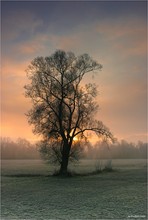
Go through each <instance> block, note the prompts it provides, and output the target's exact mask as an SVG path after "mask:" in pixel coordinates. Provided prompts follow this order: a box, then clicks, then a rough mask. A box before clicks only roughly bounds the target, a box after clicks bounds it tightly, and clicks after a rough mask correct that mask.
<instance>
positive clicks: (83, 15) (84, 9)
mask: <svg viewBox="0 0 148 220" xmlns="http://www.w3.org/2000/svg"><path fill="white" fill-rule="evenodd" d="M146 4H147V3H146V1H2V2H1V12H2V15H1V18H2V22H1V31H2V34H1V57H2V60H1V63H2V76H1V136H3V137H10V138H12V139H13V140H15V139H17V138H18V137H22V138H26V139H28V140H29V141H35V140H37V139H38V137H36V136H34V135H33V133H32V127H31V126H30V125H28V122H27V117H26V116H25V113H27V111H28V110H29V109H30V108H31V100H29V99H27V98H25V97H24V88H23V87H24V85H25V84H27V83H28V81H27V77H26V72H25V70H26V69H27V66H28V65H29V64H30V62H31V61H32V60H33V59H34V58H35V57H37V56H49V55H51V54H52V53H54V52H55V50H57V49H62V50H65V51H72V52H74V53H75V54H76V55H80V54H83V53H88V54H89V55H90V56H91V57H92V58H94V59H95V60H97V61H98V62H99V63H101V64H102V65H103V69H102V71H101V72H98V73H96V74H95V75H94V76H92V75H91V74H88V75H87V76H86V77H85V79H84V82H85V83H87V82H95V83H96V85H97V86H98V90H99V95H98V97H97V102H98V104H99V106H100V108H99V111H98V114H96V118H97V119H99V120H101V121H103V122H104V124H105V125H106V126H107V127H109V128H110V130H111V131H112V133H113V134H114V136H115V137H117V138H118V139H119V140H121V139H125V140H127V141H130V142H137V141H138V140H141V141H144V142H145V141H147V137H148V132H147V5H146ZM94 139H95V137H94Z"/></svg>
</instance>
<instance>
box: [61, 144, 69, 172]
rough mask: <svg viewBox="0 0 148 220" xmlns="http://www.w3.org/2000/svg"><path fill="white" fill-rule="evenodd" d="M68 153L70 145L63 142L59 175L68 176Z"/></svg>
mask: <svg viewBox="0 0 148 220" xmlns="http://www.w3.org/2000/svg"><path fill="white" fill-rule="evenodd" d="M69 153H70V146H69V145H68V144H64V146H63V152H62V162H61V167H60V173H59V174H60V175H61V176H68V161H69Z"/></svg>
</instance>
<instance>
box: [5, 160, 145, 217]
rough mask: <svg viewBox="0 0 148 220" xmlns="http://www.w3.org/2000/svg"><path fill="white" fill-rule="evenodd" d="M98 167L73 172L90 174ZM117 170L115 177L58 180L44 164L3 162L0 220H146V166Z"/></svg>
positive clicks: (117, 164)
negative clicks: (89, 172) (88, 172)
mask: <svg viewBox="0 0 148 220" xmlns="http://www.w3.org/2000/svg"><path fill="white" fill-rule="evenodd" d="M97 163H98V162H97ZM97 163H96V162H94V161H91V160H84V161H82V162H81V163H80V164H78V165H77V166H75V167H71V169H75V170H77V172H79V173H82V172H83V173H84V172H85V173H86V172H87V171H88V169H89V171H91V170H93V169H95V168H96V167H95V166H98V165H97ZM99 164H100V162H99ZM102 166H103V165H102ZM112 166H113V169H114V171H113V172H104V173H101V174H97V175H89V176H83V175H82V176H81V175H79V176H75V177H70V178H59V177H52V176H48V175H49V174H51V172H52V169H51V167H49V166H48V165H45V164H43V163H42V162H41V161H2V180H1V190H2V193H1V196H2V198H1V207H2V211H1V215H2V216H1V219H4V220H5V219H8V220H13V219H19V220H22V219H27V220H28V219H34V220H41V219H42V220H46V219H63V220H64V219H65V220H67V219H138V220H139V219H147V218H146V206H147V197H146V182H147V178H146V161H145V160H113V161H112Z"/></svg>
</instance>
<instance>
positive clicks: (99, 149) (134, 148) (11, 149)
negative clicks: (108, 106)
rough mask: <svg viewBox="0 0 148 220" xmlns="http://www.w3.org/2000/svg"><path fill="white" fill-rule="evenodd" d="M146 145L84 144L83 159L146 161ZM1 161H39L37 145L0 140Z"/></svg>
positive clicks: (22, 141) (121, 142)
mask: <svg viewBox="0 0 148 220" xmlns="http://www.w3.org/2000/svg"><path fill="white" fill-rule="evenodd" d="M147 146H148V144H147V143H143V142H142V141H139V142H138V143H136V144H135V143H128V142H127V141H125V140H122V141H117V142H116V143H114V144H110V143H107V142H106V141H99V142H97V143H96V144H94V145H92V144H90V143H88V144H86V146H85V147H84V150H83V152H82V153H81V155H82V157H83V158H89V159H146V158H147ZM1 159H41V155H40V152H39V150H38V147H37V144H31V143H30V142H29V141H28V140H26V139H22V138H18V139H17V141H15V142H14V141H12V140H11V139H10V138H1Z"/></svg>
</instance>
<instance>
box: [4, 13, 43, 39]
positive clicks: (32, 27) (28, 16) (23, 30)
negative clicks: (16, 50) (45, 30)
mask: <svg viewBox="0 0 148 220" xmlns="http://www.w3.org/2000/svg"><path fill="white" fill-rule="evenodd" d="M42 24H43V21H42V20H41V19H38V18H37V17H36V16H35V15H34V14H33V13H32V12H31V11H29V10H24V9H19V11H17V10H11V11H9V13H8V14H7V15H5V17H2V41H3V40H5V41H7V40H11V41H12V40H13V41H14V40H18V38H19V37H20V36H21V37H27V35H28V34H29V35H34V34H35V31H36V29H37V28H39V27H41V26H42Z"/></svg>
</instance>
